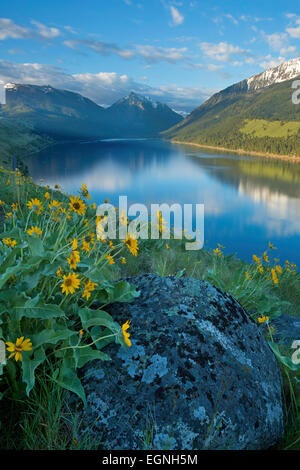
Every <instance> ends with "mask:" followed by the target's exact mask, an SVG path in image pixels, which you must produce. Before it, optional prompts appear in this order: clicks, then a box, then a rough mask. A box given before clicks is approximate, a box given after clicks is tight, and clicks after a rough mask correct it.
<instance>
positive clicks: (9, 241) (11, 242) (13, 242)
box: [2, 237, 17, 248]
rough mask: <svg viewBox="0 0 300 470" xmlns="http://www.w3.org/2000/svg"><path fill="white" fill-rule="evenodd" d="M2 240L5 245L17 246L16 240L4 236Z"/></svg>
mask: <svg viewBox="0 0 300 470" xmlns="http://www.w3.org/2000/svg"><path fill="white" fill-rule="evenodd" d="M2 242H3V243H4V245H6V246H11V247H12V248H13V247H14V246H16V244H17V242H16V240H12V239H11V238H9V237H8V238H2Z"/></svg>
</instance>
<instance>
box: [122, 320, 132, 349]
mask: <svg viewBox="0 0 300 470" xmlns="http://www.w3.org/2000/svg"><path fill="white" fill-rule="evenodd" d="M129 327H130V322H129V321H128V320H127V322H126V323H124V324H123V325H122V333H123V336H124V341H125V344H127V346H129V347H130V346H131V341H130V339H129V337H130V334H129V333H128V332H127V330H128V328H129Z"/></svg>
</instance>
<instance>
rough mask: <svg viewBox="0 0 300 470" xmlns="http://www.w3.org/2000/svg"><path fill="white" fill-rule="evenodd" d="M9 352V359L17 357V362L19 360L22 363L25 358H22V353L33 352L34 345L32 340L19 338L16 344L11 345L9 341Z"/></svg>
mask: <svg viewBox="0 0 300 470" xmlns="http://www.w3.org/2000/svg"><path fill="white" fill-rule="evenodd" d="M6 345H7V346H8V347H7V351H9V352H11V354H10V356H9V357H8V359H10V358H12V357H14V356H15V361H16V362H18V360H20V361H22V360H23V356H22V351H31V350H32V343H31V340H30V339H24V336H21V338H17V340H16V344H14V343H11V342H10V341H8V342H7V343H6Z"/></svg>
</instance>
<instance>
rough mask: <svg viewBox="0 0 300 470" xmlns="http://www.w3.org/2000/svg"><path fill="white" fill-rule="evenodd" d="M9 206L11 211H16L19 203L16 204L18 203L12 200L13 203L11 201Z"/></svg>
mask: <svg viewBox="0 0 300 470" xmlns="http://www.w3.org/2000/svg"><path fill="white" fill-rule="evenodd" d="M11 207H12V210H13V211H17V210H18V207H19V205H18V203H17V202H13V203H12V205H11Z"/></svg>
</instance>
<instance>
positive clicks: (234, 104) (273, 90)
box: [162, 80, 300, 156]
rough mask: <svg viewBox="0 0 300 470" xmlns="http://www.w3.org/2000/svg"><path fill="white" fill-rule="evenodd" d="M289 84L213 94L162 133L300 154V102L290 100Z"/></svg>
mask: <svg viewBox="0 0 300 470" xmlns="http://www.w3.org/2000/svg"><path fill="white" fill-rule="evenodd" d="M291 84H292V80H289V81H286V82H283V83H277V84H274V85H271V86H269V87H266V88H263V89H259V90H257V91H251V92H247V93H246V92H244V91H242V92H241V91H240V90H239V89H238V88H234V87H230V90H231V91H230V92H229V91H228V89H227V90H223V91H221V92H220V93H217V94H215V95H213V96H212V97H211V98H210V99H209V100H207V101H206V102H205V103H203V104H202V105H201V106H199V107H198V108H197V109H195V111H193V112H192V113H191V114H190V115H189V116H188V117H187V118H186V119H185V120H184V121H182V122H181V123H179V124H178V125H176V126H174V127H173V128H171V129H169V130H168V131H166V132H164V133H162V135H163V136H164V137H167V138H170V139H172V140H177V141H182V142H191V143H197V144H202V145H210V146H219V147H226V148H229V149H235V150H237V149H244V150H249V151H256V152H263V153H275V154H282V155H294V154H295V155H297V156H300V105H295V104H293V102H292V91H293V90H292V88H291ZM288 129H290V131H288Z"/></svg>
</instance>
